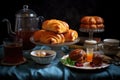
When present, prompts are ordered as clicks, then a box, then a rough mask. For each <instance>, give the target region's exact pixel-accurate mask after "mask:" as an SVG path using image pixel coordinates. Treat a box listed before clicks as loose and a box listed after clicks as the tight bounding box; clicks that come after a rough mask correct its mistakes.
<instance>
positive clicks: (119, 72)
mask: <svg viewBox="0 0 120 80" xmlns="http://www.w3.org/2000/svg"><path fill="white" fill-rule="evenodd" d="M35 49H51V48H50V47H47V46H37V47H35V48H34V50H35ZM63 55H64V53H62V49H61V51H57V56H56V59H55V60H54V61H53V62H52V63H51V64H49V65H40V64H37V63H35V62H34V61H33V60H32V59H31V58H30V55H29V52H28V53H27V52H26V53H25V54H24V56H25V57H26V58H27V62H25V63H23V64H21V65H17V66H5V65H0V80H120V66H116V65H113V64H111V65H110V66H109V67H108V68H105V69H100V70H80V69H73V68H69V67H66V66H64V65H62V64H61V63H60V61H59V60H60V58H61V57H62V56H63ZM0 56H1V57H2V56H3V48H2V47H1V46H0Z"/></svg>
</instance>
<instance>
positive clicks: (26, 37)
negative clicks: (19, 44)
mask: <svg viewBox="0 0 120 80" xmlns="http://www.w3.org/2000/svg"><path fill="white" fill-rule="evenodd" d="M34 32H35V31H30V30H22V31H19V32H17V33H16V34H17V36H18V37H19V38H21V39H22V40H23V50H29V49H32V48H34V47H35V44H33V43H32V42H31V41H30V37H31V36H32V35H33V33H34Z"/></svg>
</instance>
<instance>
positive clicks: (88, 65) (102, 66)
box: [61, 55, 110, 70]
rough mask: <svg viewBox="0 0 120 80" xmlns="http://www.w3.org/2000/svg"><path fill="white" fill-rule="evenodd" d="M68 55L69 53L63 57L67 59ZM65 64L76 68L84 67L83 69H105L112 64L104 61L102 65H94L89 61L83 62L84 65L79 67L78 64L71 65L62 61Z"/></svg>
mask: <svg viewBox="0 0 120 80" xmlns="http://www.w3.org/2000/svg"><path fill="white" fill-rule="evenodd" d="M67 57H68V55H65V56H63V57H62V58H61V59H66V58H67ZM61 62H62V61H61ZM62 64H63V65H65V66H67V67H70V68H75V69H83V70H96V69H103V68H106V67H108V66H109V65H110V64H107V63H102V65H101V66H99V67H92V66H90V64H89V62H85V63H84V64H83V66H81V67H77V66H72V65H69V64H64V63H62Z"/></svg>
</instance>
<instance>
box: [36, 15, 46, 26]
mask: <svg viewBox="0 0 120 80" xmlns="http://www.w3.org/2000/svg"><path fill="white" fill-rule="evenodd" d="M44 20H45V18H44V17H43V16H38V17H37V21H38V24H39V26H38V27H39V28H41V26H42V22H43V21H44Z"/></svg>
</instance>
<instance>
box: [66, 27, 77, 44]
mask: <svg viewBox="0 0 120 80" xmlns="http://www.w3.org/2000/svg"><path fill="white" fill-rule="evenodd" d="M64 37H65V41H66V42H68V41H74V40H75V39H77V38H78V33H77V31H76V30H73V29H69V30H68V32H66V33H64Z"/></svg>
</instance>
